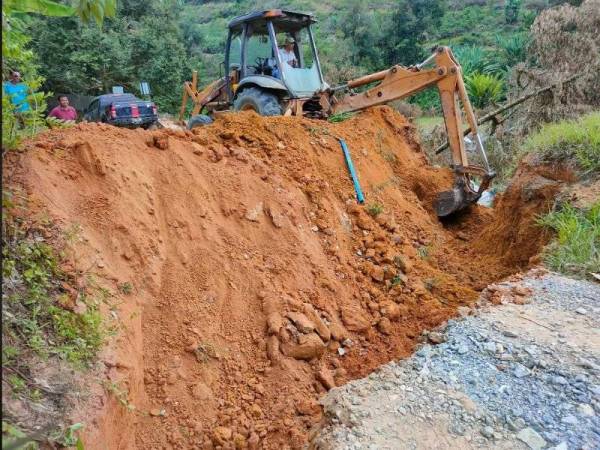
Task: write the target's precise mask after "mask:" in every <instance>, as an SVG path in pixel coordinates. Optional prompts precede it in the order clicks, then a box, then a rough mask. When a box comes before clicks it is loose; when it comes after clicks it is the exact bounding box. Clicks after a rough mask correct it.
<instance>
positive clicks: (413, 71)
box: [331, 47, 495, 217]
mask: <svg viewBox="0 0 600 450" xmlns="http://www.w3.org/2000/svg"><path fill="white" fill-rule="evenodd" d="M432 62H434V63H435V67H433V68H431V69H424V67H425V66H427V65H428V64H430V63H432ZM375 82H377V84H376V85H374V86H373V87H370V88H369V89H367V90H365V91H363V92H361V93H358V94H354V95H352V94H350V95H346V96H345V97H344V98H342V99H341V100H339V101H338V100H337V99H335V97H334V96H332V99H331V105H332V107H331V112H332V113H334V114H335V113H341V112H350V111H360V110H362V109H365V108H368V107H370V106H375V105H381V104H384V103H388V102H391V101H394V100H400V99H403V98H407V97H410V96H411V95H414V94H416V93H417V92H419V91H422V90H423V89H426V88H428V87H432V86H437V88H438V91H439V93H440V99H441V104H442V111H443V114H444V122H445V124H446V133H447V136H448V143H449V146H450V149H451V151H452V168H453V169H454V173H455V181H454V186H453V188H452V190H450V191H446V192H442V193H440V194H439V195H438V198H437V201H436V204H435V209H436V212H437V214H438V216H440V217H444V216H447V215H449V214H452V213H453V212H455V211H458V210H460V209H463V208H465V207H467V206H469V205H470V204H472V203H474V202H476V201H477V200H478V199H479V197H481V194H482V193H483V191H484V190H485V189H487V188H488V186H489V183H490V181H491V180H492V178H494V176H495V173H494V172H493V171H492V170H491V168H490V166H489V163H488V160H487V156H486V153H485V149H484V148H483V144H482V142H481V138H480V136H479V132H478V129H477V120H476V119H475V114H474V113H473V108H472V107H471V102H470V101H469V97H468V95H467V91H466V88H465V84H464V81H463V77H462V74H461V68H460V65H459V64H458V62H457V61H456V59H455V58H454V55H453V54H452V52H451V50H450V49H449V48H448V47H438V48H436V50H435V51H434V53H433V54H432V55H431V56H430V57H429V58H427V59H426V60H425V61H423V62H422V63H421V64H419V65H417V66H413V67H403V66H394V67H392V68H390V69H387V70H383V71H381V72H377V73H373V74H370V75H366V76H364V77H360V78H357V79H354V80H351V81H348V82H347V83H346V84H345V85H342V86H339V87H336V88H334V90H338V89H353V88H357V87H360V86H364V85H367V84H371V83H375ZM459 101H460V103H461V104H462V108H463V110H464V115H465V116H466V119H467V122H468V123H469V126H470V127H471V134H472V137H473V140H474V142H475V145H476V147H477V149H478V151H479V153H480V155H481V159H482V161H483V167H481V166H474V165H470V164H469V161H468V158H467V152H466V150H465V143H464V140H463V132H462V131H463V126H462V113H461V109H460V107H459ZM471 176H478V177H480V178H481V182H480V185H479V187H478V188H477V189H475V188H474V186H473V185H472V183H471V180H470V177H471Z"/></svg>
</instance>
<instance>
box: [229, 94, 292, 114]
mask: <svg viewBox="0 0 600 450" xmlns="http://www.w3.org/2000/svg"><path fill="white" fill-rule="evenodd" d="M233 109H235V110H236V111H248V110H252V111H256V112H257V113H258V114H260V115H261V116H280V115H281V114H282V110H281V105H280V104H279V99H278V98H277V96H276V95H275V94H273V93H271V92H268V91H264V90H262V89H259V88H254V87H251V88H247V89H244V90H243V91H242V92H240V93H239V94H238V95H237V97H236V99H235V100H234V102H233Z"/></svg>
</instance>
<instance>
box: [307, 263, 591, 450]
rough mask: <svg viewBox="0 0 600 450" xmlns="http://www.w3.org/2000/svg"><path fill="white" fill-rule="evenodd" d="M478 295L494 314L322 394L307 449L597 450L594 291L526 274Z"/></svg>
mask: <svg viewBox="0 0 600 450" xmlns="http://www.w3.org/2000/svg"><path fill="white" fill-rule="evenodd" d="M490 289H494V292H499V293H501V296H502V302H503V305H501V306H493V307H490V306H484V307H483V308H482V309H479V310H475V311H472V310H471V311H469V313H474V315H470V316H468V317H466V318H464V319H457V320H452V321H449V322H448V324H447V326H446V327H444V330H443V331H442V332H439V331H435V332H431V333H430V334H429V340H430V341H431V340H432V339H433V340H435V341H436V342H439V341H443V343H441V344H440V345H434V346H432V345H431V344H429V343H428V344H425V345H424V346H422V347H421V348H420V349H419V350H418V351H417V352H416V354H415V355H414V356H412V357H411V358H409V359H407V360H403V361H398V362H393V363H390V364H388V365H385V366H383V367H381V368H380V369H378V370H377V371H376V373H374V374H372V375H370V376H369V377H367V378H365V379H362V380H356V381H353V382H351V383H349V384H347V385H345V386H343V387H340V388H336V389H334V390H332V391H330V392H329V393H328V394H327V396H325V397H324V398H323V400H322V403H323V404H324V405H325V411H326V415H327V416H328V420H327V425H326V426H325V427H324V429H323V430H322V431H321V432H320V434H319V436H318V437H316V438H315V439H314V441H313V443H314V446H315V447H316V448H319V449H348V450H349V449H397V448H403V449H454V448H465V449H467V448H490V449H491V448H494V449H519V448H522V449H527V448H531V449H543V448H555V449H590V450H591V449H595V448H598V446H600V321H599V317H600V303H599V299H600V287H599V286H598V285H597V284H591V283H588V282H585V281H576V280H572V279H568V278H565V277H561V276H558V275H553V274H544V275H541V274H539V273H532V274H531V275H529V276H527V277H526V278H525V279H524V280H521V281H515V282H511V283H502V284H500V285H495V286H492V287H490ZM484 298H485V295H484ZM515 301H516V303H515ZM488 305H489V303H488ZM465 313H466V311H465ZM438 334H439V335H438Z"/></svg>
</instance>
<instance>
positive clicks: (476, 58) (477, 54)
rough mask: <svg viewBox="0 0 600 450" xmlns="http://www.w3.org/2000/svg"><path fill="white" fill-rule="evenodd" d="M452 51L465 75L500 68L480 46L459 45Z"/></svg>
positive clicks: (493, 71) (496, 70)
mask: <svg viewBox="0 0 600 450" xmlns="http://www.w3.org/2000/svg"><path fill="white" fill-rule="evenodd" d="M454 53H455V56H456V59H457V60H458V63H459V64H460V67H461V68H462V71H463V74H464V75H465V76H469V75H471V74H474V73H480V74H481V73H483V74H492V73H495V72H498V71H499V70H500V69H501V67H500V65H499V64H498V63H496V62H495V61H494V60H493V58H492V56H491V55H490V54H489V52H487V51H485V50H484V49H483V48H481V47H473V46H468V47H459V48H457V49H456V50H455V51H454Z"/></svg>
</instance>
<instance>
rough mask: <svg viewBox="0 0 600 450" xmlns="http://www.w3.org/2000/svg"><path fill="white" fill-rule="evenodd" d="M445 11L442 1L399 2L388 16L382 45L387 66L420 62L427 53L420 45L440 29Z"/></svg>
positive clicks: (415, 0) (414, 0) (413, 0)
mask: <svg viewBox="0 0 600 450" xmlns="http://www.w3.org/2000/svg"><path fill="white" fill-rule="evenodd" d="M444 9H445V2H444V0H400V1H399V2H398V3H397V6H396V7H395V9H394V10H393V11H392V13H391V16H390V19H389V22H388V26H387V27H386V30H385V33H384V36H385V39H384V41H383V42H382V43H381V46H382V48H383V49H384V51H385V62H386V64H387V65H392V64H398V63H400V64H403V65H411V64H416V63H419V62H421V60H422V59H423V57H424V56H425V55H426V53H427V52H425V50H424V49H423V47H422V46H421V43H422V42H424V41H426V40H427V37H428V33H429V32H430V31H431V30H433V29H435V28H436V27H438V26H439V25H440V23H441V20H442V17H443V15H444Z"/></svg>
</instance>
